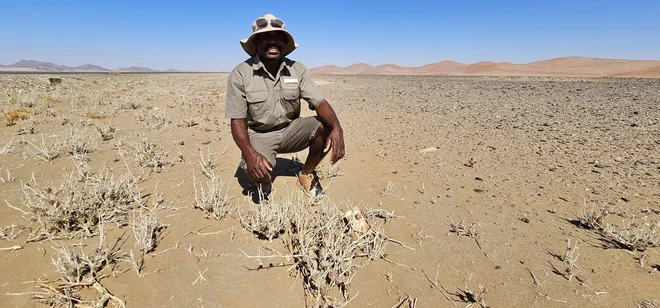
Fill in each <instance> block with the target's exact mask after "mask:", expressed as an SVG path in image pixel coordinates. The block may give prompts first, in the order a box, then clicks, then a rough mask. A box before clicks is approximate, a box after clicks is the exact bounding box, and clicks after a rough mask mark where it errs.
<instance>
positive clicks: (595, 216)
mask: <svg viewBox="0 0 660 308" xmlns="http://www.w3.org/2000/svg"><path fill="white" fill-rule="evenodd" d="M609 214H610V212H609V210H608V209H607V208H606V207H605V206H602V207H601V208H600V209H599V210H596V205H595V204H594V205H592V206H591V210H587V209H586V201H585V205H584V209H583V210H582V213H581V215H580V217H578V219H579V222H580V226H582V227H583V228H585V229H593V230H601V229H602V228H603V226H604V225H605V218H607V216H608V215H609Z"/></svg>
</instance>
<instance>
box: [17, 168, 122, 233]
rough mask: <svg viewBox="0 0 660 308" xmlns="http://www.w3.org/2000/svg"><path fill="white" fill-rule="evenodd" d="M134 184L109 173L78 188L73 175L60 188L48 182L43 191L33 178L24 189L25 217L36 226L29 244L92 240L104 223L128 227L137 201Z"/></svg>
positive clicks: (104, 172) (78, 185) (32, 229)
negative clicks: (78, 237) (73, 239)
mask: <svg viewBox="0 0 660 308" xmlns="http://www.w3.org/2000/svg"><path fill="white" fill-rule="evenodd" d="M131 184H132V183H131V182H130V181H129V180H128V178H127V177H126V176H123V175H122V176H119V177H118V178H117V179H115V178H114V177H112V176H109V175H108V172H107V171H101V172H100V173H99V176H97V177H92V178H90V181H89V183H83V184H79V183H78V182H77V180H76V179H75V177H74V175H73V172H71V173H69V174H67V175H65V177H64V179H63V181H62V182H61V183H60V184H59V185H54V184H52V183H50V182H47V183H45V185H44V186H43V187H42V186H39V185H38V184H37V182H36V180H35V178H34V175H33V176H32V179H31V180H30V181H29V182H27V183H25V185H23V194H24V199H23V205H24V207H25V208H26V209H27V211H23V213H25V214H27V216H28V218H29V219H30V220H31V221H32V222H33V224H32V226H33V227H32V228H31V234H30V239H28V240H29V241H35V240H41V239H45V238H73V237H75V236H77V235H78V234H81V235H83V236H85V237H91V236H93V235H96V234H97V233H98V226H99V224H100V223H101V222H114V223H118V224H120V225H121V224H125V223H126V222H127V217H128V210H129V209H130V204H131V203H132V202H133V200H134V197H133V195H132V192H131V191H130V186H131ZM21 211H22V210H21Z"/></svg>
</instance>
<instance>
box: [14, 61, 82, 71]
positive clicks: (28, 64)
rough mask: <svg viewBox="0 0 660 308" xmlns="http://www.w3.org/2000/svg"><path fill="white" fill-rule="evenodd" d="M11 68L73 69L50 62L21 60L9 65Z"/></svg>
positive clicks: (38, 69)
mask: <svg viewBox="0 0 660 308" xmlns="http://www.w3.org/2000/svg"><path fill="white" fill-rule="evenodd" d="M7 67H9V68H22V69H33V70H37V71H70V70H71V68H70V67H68V66H64V65H58V64H54V63H50V62H41V61H34V60H20V61H18V62H16V63H14V64H11V65H7Z"/></svg>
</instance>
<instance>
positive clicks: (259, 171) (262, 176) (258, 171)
mask: <svg viewBox="0 0 660 308" xmlns="http://www.w3.org/2000/svg"><path fill="white" fill-rule="evenodd" d="M245 162H246V163H247V171H248V175H249V176H250V178H252V179H253V180H254V181H256V182H260V183H261V182H270V173H271V171H273V165H271V164H270V162H269V161H268V159H266V157H264V156H263V155H261V154H259V153H257V152H254V154H251V155H247V156H245Z"/></svg>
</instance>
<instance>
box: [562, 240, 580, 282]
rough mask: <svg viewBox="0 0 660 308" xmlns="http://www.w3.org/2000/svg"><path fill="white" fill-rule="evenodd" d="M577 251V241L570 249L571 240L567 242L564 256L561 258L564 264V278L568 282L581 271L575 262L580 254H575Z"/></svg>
mask: <svg viewBox="0 0 660 308" xmlns="http://www.w3.org/2000/svg"><path fill="white" fill-rule="evenodd" d="M577 249H578V246H577V241H575V245H574V246H572V247H571V240H570V239H569V240H568V244H567V246H566V252H565V253H564V256H563V257H562V262H564V267H565V271H566V278H567V279H568V281H571V279H573V277H574V276H575V275H576V274H577V273H579V272H581V271H582V270H581V269H580V268H579V267H578V266H577V260H578V257H580V254H579V253H578V254H576V252H577Z"/></svg>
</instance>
